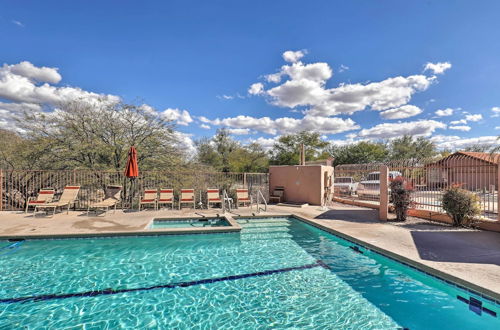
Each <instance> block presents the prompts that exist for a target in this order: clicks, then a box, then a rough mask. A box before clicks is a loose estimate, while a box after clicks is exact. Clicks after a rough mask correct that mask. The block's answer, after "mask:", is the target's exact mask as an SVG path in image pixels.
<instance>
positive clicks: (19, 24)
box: [11, 19, 24, 27]
mask: <svg viewBox="0 0 500 330" xmlns="http://www.w3.org/2000/svg"><path fill="white" fill-rule="evenodd" d="M11 22H12V23H13V24H16V25H17V26H20V27H24V24H23V23H22V22H19V21H16V20H15V19H13V20H12V21H11Z"/></svg>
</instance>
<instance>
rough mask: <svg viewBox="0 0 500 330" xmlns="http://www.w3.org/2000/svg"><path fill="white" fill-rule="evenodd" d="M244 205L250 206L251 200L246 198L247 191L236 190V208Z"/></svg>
mask: <svg viewBox="0 0 500 330" xmlns="http://www.w3.org/2000/svg"><path fill="white" fill-rule="evenodd" d="M245 203H247V204H249V205H251V204H252V199H251V198H250V197H249V196H248V189H236V207H238V206H239V205H240V204H243V206H245Z"/></svg>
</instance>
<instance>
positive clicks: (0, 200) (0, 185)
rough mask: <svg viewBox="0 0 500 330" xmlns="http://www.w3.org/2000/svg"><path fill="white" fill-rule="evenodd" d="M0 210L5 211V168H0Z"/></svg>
mask: <svg viewBox="0 0 500 330" xmlns="http://www.w3.org/2000/svg"><path fill="white" fill-rule="evenodd" d="M0 211H3V170H2V169H1V168H0Z"/></svg>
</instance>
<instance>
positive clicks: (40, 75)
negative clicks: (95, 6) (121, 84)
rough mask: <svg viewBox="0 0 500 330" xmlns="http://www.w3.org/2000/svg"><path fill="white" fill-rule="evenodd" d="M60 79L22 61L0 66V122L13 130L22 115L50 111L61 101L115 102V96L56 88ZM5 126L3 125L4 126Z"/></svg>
mask: <svg viewBox="0 0 500 330" xmlns="http://www.w3.org/2000/svg"><path fill="white" fill-rule="evenodd" d="M61 79H62V77H61V75H60V74H59V72H58V69H57V68H50V67H37V66H34V65H33V64H32V63H30V62H27V61H23V62H20V63H18V64H13V65H8V64H4V65H3V66H1V67H0V99H3V100H5V101H8V102H0V109H1V110H2V111H0V121H1V122H2V123H3V124H2V125H3V126H5V127H8V126H10V127H11V128H16V125H17V123H16V119H19V118H21V116H22V113H23V112H25V111H27V112H32V113H33V112H39V111H42V110H45V111H51V110H54V109H55V108H57V107H58V106H59V105H60V104H62V103H64V102H70V101H74V100H78V99H82V100H85V101H87V102H90V103H97V102H99V103H116V102H119V101H120V98H119V97H118V96H114V95H106V94H97V93H92V92H88V91H85V90H82V89H80V88H76V87H67V86H66V87H56V86H53V85H51V84H56V83H59V82H60V81H61ZM6 123H7V124H6Z"/></svg>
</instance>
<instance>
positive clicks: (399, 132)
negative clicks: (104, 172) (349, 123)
mask: <svg viewBox="0 0 500 330" xmlns="http://www.w3.org/2000/svg"><path fill="white" fill-rule="evenodd" d="M440 128H441V129H444V128H446V125H445V124H444V123H441V122H438V121H435V120H418V121H411V122H399V123H384V124H379V125H376V126H374V127H372V128H368V129H363V130H361V131H360V132H359V134H358V136H359V137H363V138H370V139H389V138H394V137H399V136H403V135H413V136H430V135H431V134H432V133H434V131H435V130H436V129H440Z"/></svg>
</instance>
